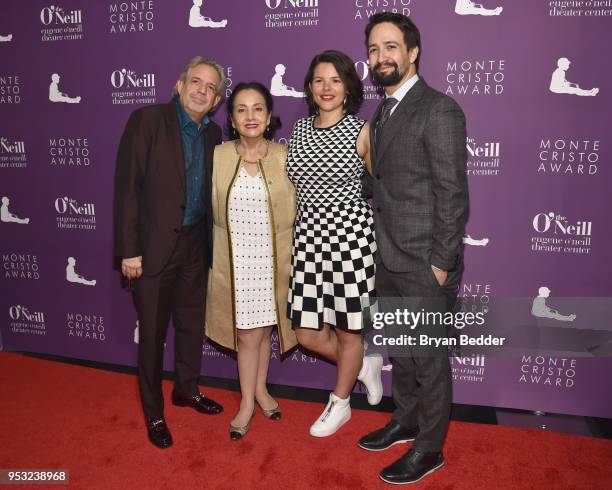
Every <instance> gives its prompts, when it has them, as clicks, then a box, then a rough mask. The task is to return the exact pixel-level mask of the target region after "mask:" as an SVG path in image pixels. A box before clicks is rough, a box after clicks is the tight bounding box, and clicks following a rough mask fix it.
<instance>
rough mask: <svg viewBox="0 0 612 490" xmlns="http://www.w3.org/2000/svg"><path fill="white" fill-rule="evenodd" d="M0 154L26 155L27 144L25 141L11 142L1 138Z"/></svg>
mask: <svg viewBox="0 0 612 490" xmlns="http://www.w3.org/2000/svg"><path fill="white" fill-rule="evenodd" d="M0 153H11V154H13V155H15V154H23V153H25V143H24V142H23V141H9V140H7V139H6V138H0Z"/></svg>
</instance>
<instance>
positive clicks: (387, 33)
mask: <svg viewBox="0 0 612 490" xmlns="http://www.w3.org/2000/svg"><path fill="white" fill-rule="evenodd" d="M418 53H419V48H417V47H414V48H412V49H411V50H408V47H407V46H406V43H405V42H404V35H403V33H402V31H401V30H400V29H399V28H398V27H396V26H395V24H392V23H391V22H381V23H380V24H377V25H375V26H374V27H373V28H372V30H371V31H370V37H369V38H368V58H369V61H370V66H371V67H372V77H373V79H374V81H375V82H376V83H377V84H379V85H382V86H383V87H397V86H399V85H401V83H403V82H405V81H406V80H408V79H409V78H411V77H412V76H413V75H414V74H415V73H416V67H415V65H414V64H413V63H414V61H415V60H416V58H417V55H418Z"/></svg>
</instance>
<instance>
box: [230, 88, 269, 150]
mask: <svg viewBox="0 0 612 490" xmlns="http://www.w3.org/2000/svg"><path fill="white" fill-rule="evenodd" d="M243 90H255V91H256V92H259V93H260V94H261V96H262V97H263V98H264V101H265V102H266V109H268V112H269V113H270V114H272V108H273V106H274V102H273V101H272V94H270V91H269V90H268V89H267V88H266V87H265V86H264V85H262V84H261V83H259V82H241V83H239V84H238V85H236V88H235V89H234V90H233V91H232V93H231V95H230V96H229V98H228V99H227V121H226V123H225V132H226V133H227V135H228V136H229V137H230V139H233V140H235V139H238V138H239V137H240V135H239V134H238V131H236V130H235V129H234V126H232V114H233V113H234V101H235V100H236V95H238V94H239V93H240V92H242V91H243ZM280 127H281V120H280V118H278V117H276V116H272V117H271V118H270V124H269V125H268V127H267V128H266V131H265V133H264V138H268V139H270V138H271V137H272V135H274V132H275V131H276V130H277V129H278V128H280Z"/></svg>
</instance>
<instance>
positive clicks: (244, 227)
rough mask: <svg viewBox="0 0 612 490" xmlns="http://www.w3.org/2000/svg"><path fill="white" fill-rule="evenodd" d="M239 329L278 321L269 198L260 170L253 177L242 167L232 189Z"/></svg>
mask: <svg viewBox="0 0 612 490" xmlns="http://www.w3.org/2000/svg"><path fill="white" fill-rule="evenodd" d="M229 220H230V230H231V235H232V254H233V264H234V283H235V290H236V294H235V296H236V304H235V307H236V328H238V329H251V328H257V327H265V326H268V325H275V324H276V306H275V300H274V262H273V257H272V234H271V233H272V232H271V230H270V218H269V214H268V197H267V195H266V190H265V188H264V184H263V181H262V177H261V173H260V172H257V174H256V175H254V176H250V175H249V174H248V173H247V171H246V170H245V169H244V167H241V169H240V171H239V173H238V177H237V178H236V181H235V182H234V186H233V188H232V189H231V192H230V199H229Z"/></svg>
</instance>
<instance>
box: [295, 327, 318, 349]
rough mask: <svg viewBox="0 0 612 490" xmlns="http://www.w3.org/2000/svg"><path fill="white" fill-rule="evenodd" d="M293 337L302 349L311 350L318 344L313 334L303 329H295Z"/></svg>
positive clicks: (316, 337)
mask: <svg viewBox="0 0 612 490" xmlns="http://www.w3.org/2000/svg"><path fill="white" fill-rule="evenodd" d="M295 336H296V337H297V341H298V342H299V344H300V345H301V346H302V347H306V348H307V349H311V348H313V347H315V346H316V345H317V344H318V343H319V338H318V336H317V335H316V333H314V332H309V331H306V330H303V329H296V331H295Z"/></svg>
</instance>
